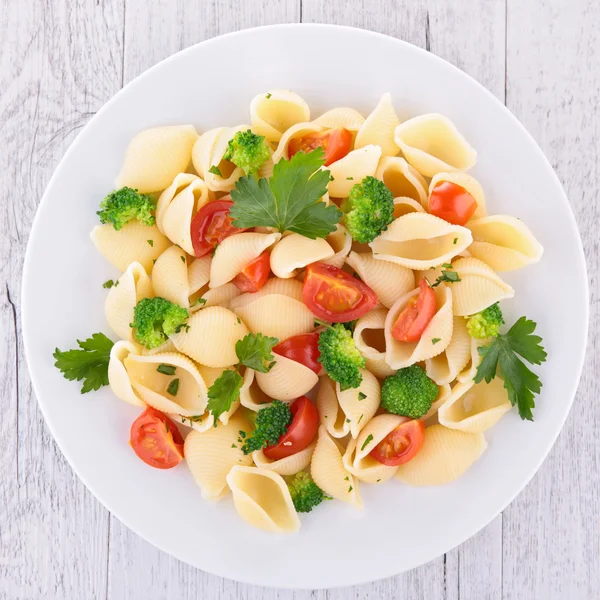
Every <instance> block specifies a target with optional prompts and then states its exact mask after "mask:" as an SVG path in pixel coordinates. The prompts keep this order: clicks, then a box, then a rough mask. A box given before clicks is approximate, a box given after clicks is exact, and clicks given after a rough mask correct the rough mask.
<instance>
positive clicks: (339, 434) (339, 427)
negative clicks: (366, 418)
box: [316, 375, 350, 438]
mask: <svg viewBox="0 0 600 600" xmlns="http://www.w3.org/2000/svg"><path fill="white" fill-rule="evenodd" d="M319 379H320V385H319V391H318V392H317V400H316V405H317V410H318V411H319V419H320V421H321V425H323V427H325V428H326V429H327V431H328V432H329V434H330V435H331V436H333V437H335V438H343V437H346V436H347V435H348V434H349V433H350V419H347V417H346V415H345V413H344V411H343V410H342V409H341V407H340V405H339V402H338V399H337V394H336V391H335V383H334V382H333V381H332V380H331V379H330V378H329V377H328V376H327V375H324V376H322V377H320V378H319Z"/></svg>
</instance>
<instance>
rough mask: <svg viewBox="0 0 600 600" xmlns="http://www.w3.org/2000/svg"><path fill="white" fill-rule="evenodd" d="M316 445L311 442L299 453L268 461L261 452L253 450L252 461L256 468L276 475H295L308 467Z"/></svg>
mask: <svg viewBox="0 0 600 600" xmlns="http://www.w3.org/2000/svg"><path fill="white" fill-rule="evenodd" d="M316 445H317V444H316V442H313V443H312V444H311V445H310V446H308V447H307V448H305V449H304V450H300V452H296V454H292V455H291V456H286V457H285V458H280V459H279V460H269V459H268V458H267V457H266V456H265V453H264V452H263V451H262V450H255V451H254V452H253V453H252V460H253V461H254V464H255V465H256V466H257V467H259V468H261V469H267V470H268V471H273V472H274V473H277V474H278V475H283V476H289V475H295V474H296V473H298V472H299V471H302V470H303V469H306V468H307V467H308V466H309V465H310V460H311V458H312V454H313V452H314V450H315V446H316Z"/></svg>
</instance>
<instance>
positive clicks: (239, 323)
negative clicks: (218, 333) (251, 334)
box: [237, 317, 242, 325]
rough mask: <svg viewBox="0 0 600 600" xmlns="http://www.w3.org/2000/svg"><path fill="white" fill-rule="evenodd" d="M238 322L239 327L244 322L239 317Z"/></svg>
mask: <svg viewBox="0 0 600 600" xmlns="http://www.w3.org/2000/svg"><path fill="white" fill-rule="evenodd" d="M237 322H238V325H241V324H242V320H241V319H240V318H239V317H238V318H237Z"/></svg>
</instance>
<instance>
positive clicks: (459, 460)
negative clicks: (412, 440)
mask: <svg viewBox="0 0 600 600" xmlns="http://www.w3.org/2000/svg"><path fill="white" fill-rule="evenodd" d="M486 448H487V443H486V441H485V438H484V437H483V434H482V433H465V432H463V431H457V430H456V429H448V428H447V427H444V426H442V425H432V426H431V427H426V428H425V438H424V441H423V446H422V447H421V450H420V451H419V452H418V454H417V455H416V456H415V457H414V458H413V459H412V460H410V461H409V462H407V463H405V464H403V465H400V466H399V467H398V471H397V472H396V477H397V478H398V479H400V481H403V482H404V483H407V484H408V485H414V486H425V485H445V484H447V483H452V482H453V481H455V480H456V479H458V478H459V477H460V476H461V475H463V474H464V473H465V472H466V471H467V469H468V468H469V467H470V466H471V465H472V464H473V463H474V462H475V461H476V460H477V459H478V458H479V457H480V456H481V455H482V454H483V452H484V450H485V449H486Z"/></svg>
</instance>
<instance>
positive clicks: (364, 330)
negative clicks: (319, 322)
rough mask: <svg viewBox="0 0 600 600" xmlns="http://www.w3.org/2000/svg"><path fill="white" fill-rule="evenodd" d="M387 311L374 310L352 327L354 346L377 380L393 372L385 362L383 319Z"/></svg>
mask: <svg viewBox="0 0 600 600" xmlns="http://www.w3.org/2000/svg"><path fill="white" fill-rule="evenodd" d="M387 312H388V311H387V310H385V309H384V308H375V309H373V310H372V311H370V312H368V313H367V314H366V315H365V316H364V317H361V318H360V319H358V321H357V322H356V326H355V327H354V334H353V336H354V344H355V346H356V347H357V349H358V351H359V352H360V353H361V354H362V355H363V356H364V357H365V359H366V361H367V370H368V371H370V372H371V373H373V374H374V375H376V376H377V377H379V378H383V377H388V376H390V375H392V374H393V373H394V370H393V369H392V368H391V367H390V366H389V365H388V364H387V363H386V362H385V317H386V315H387Z"/></svg>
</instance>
